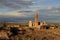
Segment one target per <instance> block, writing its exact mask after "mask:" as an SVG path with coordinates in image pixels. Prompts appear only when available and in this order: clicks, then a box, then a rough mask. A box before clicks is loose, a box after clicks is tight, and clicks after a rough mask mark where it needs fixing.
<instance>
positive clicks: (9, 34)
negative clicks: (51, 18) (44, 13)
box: [0, 25, 60, 40]
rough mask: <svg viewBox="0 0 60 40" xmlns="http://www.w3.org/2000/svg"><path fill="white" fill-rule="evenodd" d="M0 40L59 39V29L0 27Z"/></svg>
mask: <svg viewBox="0 0 60 40" xmlns="http://www.w3.org/2000/svg"><path fill="white" fill-rule="evenodd" d="M50 26H51V25H50ZM0 40H60V29H58V28H56V29H36V28H29V27H20V28H16V27H14V28H8V27H0Z"/></svg>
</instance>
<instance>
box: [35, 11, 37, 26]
mask: <svg viewBox="0 0 60 40" xmlns="http://www.w3.org/2000/svg"><path fill="white" fill-rule="evenodd" d="M35 27H38V13H37V12H36V13H35Z"/></svg>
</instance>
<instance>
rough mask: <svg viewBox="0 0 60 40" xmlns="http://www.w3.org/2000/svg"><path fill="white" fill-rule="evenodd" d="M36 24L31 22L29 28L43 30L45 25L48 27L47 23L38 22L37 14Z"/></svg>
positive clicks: (36, 14) (36, 15)
mask: <svg viewBox="0 0 60 40" xmlns="http://www.w3.org/2000/svg"><path fill="white" fill-rule="evenodd" d="M34 17H35V18H34V22H32V21H29V27H34V28H39V29H40V28H42V26H43V25H47V24H46V22H45V21H43V22H38V13H35V16H34Z"/></svg>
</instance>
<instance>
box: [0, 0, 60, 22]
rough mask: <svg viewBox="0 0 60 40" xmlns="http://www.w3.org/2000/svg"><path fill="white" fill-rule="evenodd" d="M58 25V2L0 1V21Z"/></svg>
mask: <svg viewBox="0 0 60 40" xmlns="http://www.w3.org/2000/svg"><path fill="white" fill-rule="evenodd" d="M36 11H38V13H39V21H41V20H42V21H47V22H54V23H60V0H0V21H7V22H8V21H13V22H22V21H23V22H24V21H29V20H34V14H35V12H36Z"/></svg>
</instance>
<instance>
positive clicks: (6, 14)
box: [0, 11, 33, 18]
mask: <svg viewBox="0 0 60 40" xmlns="http://www.w3.org/2000/svg"><path fill="white" fill-rule="evenodd" d="M32 14H33V12H32V11H11V12H0V17H1V16H3V17H24V18H27V17H30V16H32Z"/></svg>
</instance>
